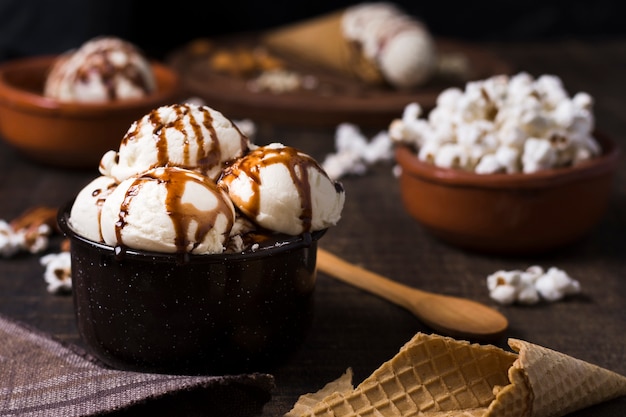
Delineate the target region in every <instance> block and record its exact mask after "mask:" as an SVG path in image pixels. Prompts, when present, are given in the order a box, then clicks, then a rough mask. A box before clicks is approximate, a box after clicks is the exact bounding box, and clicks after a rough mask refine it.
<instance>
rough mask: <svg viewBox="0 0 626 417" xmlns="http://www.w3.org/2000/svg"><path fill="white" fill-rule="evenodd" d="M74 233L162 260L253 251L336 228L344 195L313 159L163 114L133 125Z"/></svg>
mask: <svg viewBox="0 0 626 417" xmlns="http://www.w3.org/2000/svg"><path fill="white" fill-rule="evenodd" d="M100 173H101V176H100V177H98V178H96V179H94V180H93V181H92V182H91V183H89V184H88V185H87V186H85V187H84V188H83V189H82V190H81V191H80V192H79V194H78V195H77V197H76V199H75V201H74V204H73V206H72V209H71V212H70V219H69V224H70V226H71V227H72V229H73V230H74V231H76V232H77V233H78V234H80V235H81V236H83V237H86V238H87V239H90V240H93V241H96V242H101V243H104V244H106V245H110V246H114V247H120V248H130V249H136V250H147V251H153V252H162V253H191V254H213V253H222V252H230V253H232V252H243V251H245V250H248V249H250V250H256V249H255V248H256V247H258V245H256V243H259V242H260V241H261V240H266V238H267V237H269V236H270V235H273V234H276V235H280V234H287V235H298V234H301V233H308V232H314V231H318V230H323V229H326V228H328V227H330V226H333V225H335V224H336V223H337V222H338V221H339V219H340V217H341V212H342V210H343V205H344V200H345V193H344V190H343V188H342V186H341V184H340V183H338V182H335V181H334V180H332V179H331V178H330V177H329V176H328V174H327V173H326V172H325V171H324V169H323V168H322V167H321V166H320V165H319V164H318V163H317V162H316V161H315V160H314V159H313V158H312V157H311V156H309V155H307V154H305V153H303V152H300V151H298V150H296V149H295V148H292V147H288V146H284V145H282V144H280V143H272V144H270V145H267V146H257V145H254V144H252V143H250V141H249V140H248V138H247V137H246V136H245V135H244V134H242V133H241V131H240V130H239V129H238V128H237V127H236V126H235V125H234V124H233V123H232V122H231V121H230V120H229V119H227V118H226V117H224V116H223V115H222V114H221V113H220V112H218V111H216V110H214V109H212V108H210V107H208V106H199V105H195V104H175V105H169V106H163V107H159V108H157V109H155V110H153V111H151V112H150V113H149V114H147V115H145V116H144V117H142V118H141V119H139V120H137V121H136V122H134V123H133V124H132V125H131V127H130V129H129V130H128V132H127V133H126V135H125V136H124V137H123V138H122V141H121V144H120V147H119V151H109V152H107V153H106V154H105V155H104V156H103V157H102V160H101V162H100Z"/></svg>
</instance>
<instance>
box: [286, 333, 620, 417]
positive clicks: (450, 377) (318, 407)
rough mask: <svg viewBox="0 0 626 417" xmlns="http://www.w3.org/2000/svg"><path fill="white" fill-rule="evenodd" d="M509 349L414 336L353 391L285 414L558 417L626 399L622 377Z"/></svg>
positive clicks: (538, 352)
mask: <svg viewBox="0 0 626 417" xmlns="http://www.w3.org/2000/svg"><path fill="white" fill-rule="evenodd" d="M509 344H510V346H511V348H513V349H514V350H515V351H516V352H519V353H518V354H516V353H513V352H507V351H505V350H502V349H500V348H497V347H495V346H492V345H478V344H470V343H469V342H466V341H458V340H455V339H452V338H449V337H443V336H438V335H425V334H422V333H418V334H417V335H415V336H414V337H413V338H412V339H411V340H410V341H409V342H408V343H406V344H405V345H404V346H403V347H402V348H401V349H400V351H399V352H398V354H397V355H396V356H394V357H393V358H392V359H391V360H389V361H387V362H385V363H384V364H382V365H381V366H380V367H379V368H378V369H377V370H376V371H374V373H372V375H371V376H369V377H368V378H367V379H366V380H364V381H363V382H362V383H361V384H360V385H359V386H357V387H356V388H355V389H350V387H351V385H349V384H345V383H344V384H342V386H343V387H344V388H343V389H341V390H339V391H336V392H333V393H331V394H329V395H327V396H326V397H324V398H323V399H322V400H320V401H319V402H317V403H316V404H314V405H312V404H311V401H309V403H308V404H306V406H304V407H299V408H298V409H297V413H295V410H296V408H295V407H294V410H292V411H294V413H291V412H290V413H289V414H288V416H289V417H295V416H301V417H382V416H384V417H414V416H415V417H453V416H454V417H562V416H565V415H566V414H568V413H571V412H573V411H576V410H580V409H582V408H586V407H589V406H591V405H594V404H598V403H600V402H603V401H607V400H610V399H613V398H617V397H620V396H623V395H626V377H624V376H622V375H619V374H617V373H615V372H612V371H610V370H607V369H604V368H601V367H599V366H596V365H593V364H590V363H588V362H584V361H582V360H579V359H576V358H573V357H571V356H568V355H565V354H563V353H560V352H557V351H554V350H550V349H547V348H544V347H542V346H538V345H534V344H532V343H528V342H525V341H522V340H518V339H509ZM350 375H351V374H350ZM345 376H346V375H344V377H345ZM327 393H328V392H327ZM315 398H320V397H315ZM310 399H311V398H310V397H309V400H310Z"/></svg>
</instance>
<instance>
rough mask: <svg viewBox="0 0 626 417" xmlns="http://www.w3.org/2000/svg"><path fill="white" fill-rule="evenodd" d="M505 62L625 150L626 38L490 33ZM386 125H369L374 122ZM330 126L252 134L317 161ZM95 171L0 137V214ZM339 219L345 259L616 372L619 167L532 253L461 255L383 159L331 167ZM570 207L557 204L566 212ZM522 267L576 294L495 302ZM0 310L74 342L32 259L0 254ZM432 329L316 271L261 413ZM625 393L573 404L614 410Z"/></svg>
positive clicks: (606, 412)
mask: <svg viewBox="0 0 626 417" xmlns="http://www.w3.org/2000/svg"><path fill="white" fill-rule="evenodd" d="M484 46H485V47H487V48H491V49H492V50H493V51H494V52H496V53H497V54H499V55H500V56H501V57H503V58H505V59H507V60H509V62H510V63H511V64H512V65H513V66H514V67H515V68H516V69H517V70H524V71H528V72H529V73H531V74H533V75H540V74H544V73H551V74H556V75H559V76H560V77H561V78H562V80H563V82H564V85H565V86H566V88H567V89H568V91H569V92H570V93H571V94H573V93H575V92H577V91H586V92H588V93H589V94H591V95H592V96H593V97H594V98H595V100H596V104H595V112H596V118H597V126H598V127H599V128H600V129H601V130H603V131H605V132H606V133H607V134H609V135H610V136H612V137H613V138H615V139H616V140H617V141H618V142H619V143H620V145H621V146H622V148H623V149H626V117H625V116H624V114H625V111H626V77H624V75H625V74H626V40H612V41H603V42H599V41H598V42H583V41H576V40H572V41H559V42H553V43H541V44H493V45H492V44H489V45H484ZM385 127H386V126H381V128H385ZM333 134H334V129H308V128H293V127H291V128H290V127H278V126H264V125H260V126H259V135H258V138H257V143H263V142H269V141H282V142H284V143H286V144H289V145H293V146H297V147H299V148H301V149H303V150H305V151H306V152H308V153H310V154H312V155H313V156H315V157H317V158H318V159H320V160H321V159H323V157H324V156H325V155H326V154H327V153H329V152H331V151H333ZM96 175H98V173H97V170H96V168H95V167H94V169H93V170H86V171H68V170H63V169H58V168H51V167H45V166H41V165H37V164H35V163H33V162H30V161H28V160H27V159H25V158H23V157H22V156H21V155H20V154H18V153H17V152H15V151H14V150H13V149H11V148H9V147H8V146H6V145H5V144H4V143H0V198H1V200H2V203H1V205H0V218H2V219H5V220H9V219H12V218H14V217H15V216H17V215H18V214H20V213H21V212H22V211H24V210H26V209H27V208H30V207H34V206H37V205H54V206H58V205H60V204H62V203H63V202H65V201H67V200H68V199H70V198H71V197H72V196H74V195H75V194H76V193H77V192H78V191H79V189H80V188H81V187H82V186H83V185H84V184H86V183H87V182H88V181H89V180H91V179H92V178H93V177H95V176H96ZM343 183H344V186H345V189H346V193H347V201H346V205H345V211H344V215H343V218H342V220H341V222H340V224H339V225H338V226H336V227H334V228H333V229H331V230H330V231H329V232H328V233H327V235H326V236H325V237H324V238H323V240H322V241H321V246H322V247H324V248H326V249H329V250H332V251H334V252H335V253H337V254H339V255H340V256H342V257H344V258H346V259H347V260H349V261H352V262H354V263H358V264H361V265H363V266H365V267H367V268H369V269H371V270H374V271H377V272H379V273H382V274H384V275H387V276H389V277H392V278H393V279H395V280H397V281H400V282H403V283H406V284H410V285H413V286H415V287H419V288H422V289H425V290H430V291H437V292H442V293H447V294H453V295H459V296H464V297H469V298H472V299H475V300H478V301H481V302H484V303H486V304H489V305H492V306H494V307H496V308H498V309H499V310H500V311H502V313H504V314H505V315H506V316H507V317H508V319H509V321H510V328H509V329H508V331H507V332H506V334H505V335H504V336H503V337H502V338H500V339H498V340H494V341H493V342H492V343H494V344H496V345H498V346H501V347H506V338H508V337H515V338H521V339H525V340H528V341H530V342H533V343H537V344H540V345H543V346H546V347H550V348H552V349H555V350H559V351H562V352H564V353H567V354H570V355H572V356H574V357H577V358H580V359H584V360H587V361H589V362H592V363H595V364H598V365H600V366H603V367H606V368H609V369H611V370H614V371H616V372H618V373H621V374H624V375H626V333H625V332H626V262H625V258H626V166H624V165H623V164H622V165H621V166H620V168H619V170H618V173H617V177H616V182H615V187H614V193H613V196H612V199H611V201H610V206H609V208H608V211H607V213H606V216H605V217H604V219H603V220H602V222H601V223H600V224H599V225H598V226H597V227H596V228H595V229H594V230H593V231H592V233H590V234H589V235H588V236H587V237H585V238H584V239H583V240H581V241H580V242H578V243H576V244H575V245H572V246H570V247H567V248H563V249H561V250H559V251H555V252H553V253H549V254H544V255H540V256H525V257H501V256H489V255H484V254H477V253H471V252H466V251H464V250H460V249H457V248H455V247H451V246H448V245H446V244H444V243H442V242H440V241H437V240H435V239H434V238H432V237H431V236H430V235H428V234H427V233H425V231H424V230H422V228H421V227H420V226H419V225H418V224H417V223H415V222H414V221H413V220H412V219H411V218H410V217H409V215H408V214H406V213H405V212H404V210H403V208H402V206H401V204H400V198H399V189H398V184H397V181H396V179H395V178H394V176H393V175H392V166H391V164H381V165H378V166H376V167H374V168H372V170H371V171H370V172H369V173H368V174H367V175H365V176H362V177H350V178H344V179H343ZM576 209H577V207H564V210H576ZM532 264H539V265H542V266H545V267H549V266H557V267H559V268H561V269H564V270H565V271H567V272H568V273H570V275H572V276H573V277H574V278H576V279H578V280H579V281H580V283H581V285H582V294H581V295H580V296H576V297H572V298H569V299H567V300H564V301H561V302H557V303H551V304H545V305H537V306H531V307H522V306H508V307H502V306H498V305H496V304H495V303H494V302H493V301H491V300H490V299H489V295H488V291H487V288H486V276H487V275H488V274H490V273H492V272H495V271H496V270H499V269H521V268H525V267H527V266H529V265H532ZM0 313H1V314H5V315H7V316H10V317H13V318H15V319H18V320H21V321H23V322H26V323H28V324H30V325H33V326H35V327H37V328H39V329H41V330H44V331H47V332H49V333H50V334H52V335H53V336H54V337H56V338H59V339H61V340H63V341H67V342H72V343H77V344H80V343H81V342H80V340H79V338H78V335H77V332H76V327H75V323H74V317H73V311H72V301H71V297H70V296H59V295H52V294H49V293H48V292H46V288H45V282H44V281H43V267H42V266H41V265H40V264H39V257H38V256H33V255H26V256H19V257H17V258H14V259H8V260H7V259H1V260H0ZM420 331H421V332H430V331H431V330H430V329H429V328H427V327H426V326H425V325H423V324H422V323H420V322H419V321H418V320H417V319H415V318H414V317H413V316H411V315H410V314H409V313H408V312H407V311H405V310H403V309H402V308H400V307H397V306H395V305H392V304H390V303H389V302H387V301H384V300H382V299H380V298H377V297H375V296H373V295H370V294H367V293H364V292H362V291H360V290H357V289H355V288H352V287H350V286H347V285H345V284H343V283H339V282H337V281H335V280H333V279H332V278H330V277H328V276H326V275H324V274H320V275H319V277H318V285H317V291H316V316H315V320H314V324H313V328H312V331H311V333H310V335H309V337H308V339H307V340H306V343H305V344H304V346H303V347H302V348H301V349H300V350H299V351H297V352H296V353H295V354H294V355H293V357H291V358H289V359H288V361H287V362H286V363H285V364H284V365H283V366H281V367H280V368H279V369H276V371H275V372H274V375H275V378H276V389H275V391H274V392H273V394H272V399H271V401H270V402H269V403H268V404H267V405H266V406H265V408H264V414H263V415H267V416H279V415H282V414H283V413H285V412H286V411H288V410H289V409H290V407H291V406H292V405H293V403H294V402H295V401H296V399H297V398H298V396H299V395H301V394H304V393H308V392H313V391H316V390H317V389H319V388H321V387H322V386H323V385H324V384H326V383H327V382H329V381H331V380H333V379H335V378H337V377H339V376H340V375H341V374H342V373H343V372H344V371H345V370H346V368H348V367H352V368H353V370H354V375H355V377H354V382H355V383H357V384H358V383H359V382H360V381H361V380H363V379H364V378H365V377H367V376H368V375H369V374H370V373H371V372H372V371H374V370H375V369H376V368H377V367H378V366H379V365H380V364H382V363H383V362H384V361H386V360H388V359H390V358H391V357H392V356H393V355H394V354H395V353H396V352H397V351H398V349H399V348H400V347H401V346H402V345H403V344H404V343H405V342H406V341H408V340H409V339H410V338H411V337H412V336H413V335H414V334H415V333H416V332H420ZM625 410H626V398H621V399H618V400H615V401H611V402H608V403H605V404H602V405H599V406H596V407H593V408H589V409H587V410H583V411H580V412H577V413H574V414H572V415H574V416H579V417H582V416H597V415H603V416H609V417H611V416H612V417H618V416H620V417H622V416H623V415H624V411H625Z"/></svg>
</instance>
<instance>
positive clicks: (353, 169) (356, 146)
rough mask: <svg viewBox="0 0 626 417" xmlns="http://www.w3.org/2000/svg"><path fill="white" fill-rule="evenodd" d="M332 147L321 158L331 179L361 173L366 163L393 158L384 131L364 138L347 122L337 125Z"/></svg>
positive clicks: (390, 145) (388, 136)
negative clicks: (324, 156)
mask: <svg viewBox="0 0 626 417" xmlns="http://www.w3.org/2000/svg"><path fill="white" fill-rule="evenodd" d="M335 150H336V152H334V153H330V154H328V155H326V158H325V159H324V161H322V167H323V168H324V171H326V173H327V174H328V176H329V177H330V178H331V179H333V180H338V179H339V178H341V177H343V176H344V175H349V174H352V175H363V174H365V173H366V172H367V168H368V166H370V165H373V164H375V163H377V162H379V161H388V160H391V159H393V142H392V140H391V139H390V135H389V133H388V132H387V131H381V132H379V133H378V134H376V135H375V136H374V137H372V138H371V139H368V138H366V137H365V135H363V133H361V131H360V130H359V128H358V127H357V126H355V125H353V124H351V123H341V124H340V125H339V126H337V129H336V130H335Z"/></svg>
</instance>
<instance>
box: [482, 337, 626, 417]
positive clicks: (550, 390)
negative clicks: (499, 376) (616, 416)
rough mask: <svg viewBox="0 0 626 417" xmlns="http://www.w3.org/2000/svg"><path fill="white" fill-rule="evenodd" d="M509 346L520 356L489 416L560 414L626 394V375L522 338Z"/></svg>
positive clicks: (510, 342) (556, 416)
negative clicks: (508, 383)
mask: <svg viewBox="0 0 626 417" xmlns="http://www.w3.org/2000/svg"><path fill="white" fill-rule="evenodd" d="M509 345H510V346H511V347H512V348H513V349H514V350H515V351H517V352H519V358H518V359H517V360H516V361H515V363H514V364H513V366H512V367H511V369H510V370H509V378H510V380H511V384H510V385H508V386H506V387H505V388H503V389H502V390H501V391H500V392H499V393H498V394H497V397H496V401H494V403H493V404H491V406H490V407H489V412H488V414H487V416H488V417H497V416H504V415H505V412H506V415H511V416H530V417H559V416H564V415H566V414H568V413H571V412H573V411H576V410H580V409H583V408H586V407H589V406H592V405H594V404H599V403H601V402H604V401H608V400H611V399H613V398H617V397H620V396H623V395H626V377H625V376H622V375H619V374H617V373H615V372H612V371H609V370H607V369H604V368H601V367H599V366H596V365H593V364H590V363H588V362H585V361H582V360H580V359H576V358H573V357H571V356H568V355H565V354H563V353H560V352H556V351H554V350H551V349H547V348H545V347H542V346H538V345H534V344H531V343H528V342H525V341H522V340H517V339H509Z"/></svg>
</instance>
